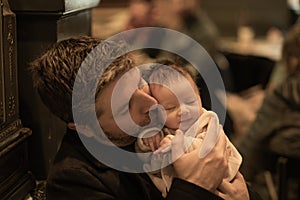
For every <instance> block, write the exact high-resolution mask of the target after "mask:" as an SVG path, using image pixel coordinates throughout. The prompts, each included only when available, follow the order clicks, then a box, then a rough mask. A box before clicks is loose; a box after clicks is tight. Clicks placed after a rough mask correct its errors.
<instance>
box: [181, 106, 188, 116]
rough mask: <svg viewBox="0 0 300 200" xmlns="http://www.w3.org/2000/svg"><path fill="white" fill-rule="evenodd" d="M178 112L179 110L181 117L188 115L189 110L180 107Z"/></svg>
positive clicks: (185, 107)
mask: <svg viewBox="0 0 300 200" xmlns="http://www.w3.org/2000/svg"><path fill="white" fill-rule="evenodd" d="M180 110H181V115H187V114H188V113H189V110H188V108H187V106H186V105H181V106H180Z"/></svg>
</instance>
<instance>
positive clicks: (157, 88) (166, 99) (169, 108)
mask: <svg viewBox="0 0 300 200" xmlns="http://www.w3.org/2000/svg"><path fill="white" fill-rule="evenodd" d="M189 82H190V81H189ZM186 83H188V82H187V81H186ZM192 87H193V90H189V89H186V88H188V87H185V86H184V84H181V83H180V85H178V87H174V89H175V90H176V91H175V92H174V93H176V94H177V96H178V97H179V96H180V97H179V98H180V100H181V102H179V100H178V98H177V97H176V95H175V94H174V93H173V92H172V91H171V90H170V89H169V88H167V87H165V86H161V85H158V84H150V89H151V93H152V96H153V97H154V98H156V100H157V101H158V103H159V104H161V105H162V106H163V107H164V109H165V111H166V115H167V116H166V122H165V126H166V127H168V128H170V129H174V130H176V129H178V128H180V129H181V130H182V131H186V130H187V129H188V128H190V127H191V125H192V124H193V123H195V121H196V120H197V119H198V118H199V116H200V115H201V113H202V103H201V99H200V96H199V95H198V93H197V90H198V89H197V87H196V85H195V84H194V82H192ZM174 89H172V90H174Z"/></svg>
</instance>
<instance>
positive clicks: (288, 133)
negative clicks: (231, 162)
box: [236, 25, 300, 181]
mask: <svg viewBox="0 0 300 200" xmlns="http://www.w3.org/2000/svg"><path fill="white" fill-rule="evenodd" d="M282 56H283V60H284V63H285V72H286V79H285V81H283V82H282V83H281V84H280V85H278V86H277V87H276V88H275V89H273V90H272V91H271V92H270V93H266V97H265V99H264V101H263V103H262V106H261V107H260V109H259V110H258V112H257V116H256V118H255V121H254V122H253V124H252V125H251V126H250V128H249V130H248V131H247V132H246V133H245V135H244V136H243V137H242V138H240V139H239V140H237V141H236V147H237V148H238V150H239V151H240V153H241V154H242V156H243V164H242V167H241V172H242V173H243V174H244V175H245V178H246V180H249V181H253V180H254V178H255V175H257V174H259V173H260V172H263V171H265V170H268V169H272V168H273V167H274V166H275V164H274V160H273V159H272V158H273V156H272V154H271V153H270V152H271V151H270V150H272V151H273V152H276V153H278V154H280V155H285V156H288V157H296V158H300V152H299V147H300V145H299V144H300V143H299V140H300V120H299V119H300V25H296V26H294V27H293V28H292V29H291V30H289V31H288V33H287V35H286V38H285V40H284V43H283V48H282Z"/></svg>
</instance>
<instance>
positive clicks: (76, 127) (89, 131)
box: [67, 122, 94, 137]
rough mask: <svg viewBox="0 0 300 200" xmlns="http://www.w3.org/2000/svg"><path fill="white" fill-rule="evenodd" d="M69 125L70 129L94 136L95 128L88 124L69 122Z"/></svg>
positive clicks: (87, 135)
mask: <svg viewBox="0 0 300 200" xmlns="http://www.w3.org/2000/svg"><path fill="white" fill-rule="evenodd" d="M67 126H68V128H69V129H71V130H74V131H77V132H78V133H81V134H83V135H85V136H86V137H93V136H94V132H93V130H92V129H91V128H90V127H89V126H87V125H77V124H75V123H72V122H70V123H68V124H67Z"/></svg>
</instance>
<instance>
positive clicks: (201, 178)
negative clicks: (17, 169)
mask: <svg viewBox="0 0 300 200" xmlns="http://www.w3.org/2000/svg"><path fill="white" fill-rule="evenodd" d="M122 48H123V46H122V45H120V43H119V42H118V43H117V42H113V41H100V40H98V39H94V38H91V37H79V38H70V39H66V40H62V41H60V42H58V43H56V44H54V45H53V46H52V47H51V48H50V49H48V51H46V52H45V53H44V54H43V55H41V56H40V57H39V58H37V59H36V60H35V61H33V62H32V63H31V72H32V75H33V81H34V86H35V88H36V89H37V91H38V92H39V94H40V96H41V99H42V100H43V102H44V104H45V105H46V106H47V107H48V108H49V109H50V110H51V111H52V112H53V113H54V114H55V115H56V116H57V117H59V118H60V119H62V120H63V121H64V122H65V123H66V129H67V130H66V133H61V134H65V135H64V138H63V140H62V143H61V146H60V148H59V150H58V152H57V155H56V157H55V160H54V162H53V166H52V167H51V169H50V172H49V174H48V178H47V187H46V190H47V191H46V194H47V199H50V200H51V199H55V200H56V199H98V200H101V199H143V200H150V199H155V200H158V199H163V197H162V195H161V193H160V191H159V190H158V189H157V188H156V187H155V185H154V184H153V183H152V181H151V180H150V179H149V177H148V176H147V174H146V173H131V172H127V171H123V170H119V169H116V168H114V167H111V166H110V165H106V164H105V163H103V162H101V160H98V159H96V157H95V156H98V155H100V156H106V157H109V159H110V160H111V161H112V162H114V161H115V162H118V161H119V160H118V159H119V158H118V157H117V156H116V157H114V156H111V153H112V152H111V151H112V150H115V149H118V150H120V149H124V150H127V152H128V151H130V150H134V143H135V141H136V137H134V136H132V135H129V134H127V133H126V132H125V131H123V130H122V129H121V128H120V127H119V126H118V125H117V124H116V121H115V119H116V118H115V117H117V118H118V117H122V113H118V114H117V116H114V115H113V114H112V106H111V102H112V100H113V99H112V93H113V91H114V88H115V86H116V84H117V83H118V81H119V80H120V79H121V77H122V76H123V75H129V76H130V78H129V79H127V80H125V82H124V85H123V86H124V88H126V89H128V88H129V87H134V90H133V91H134V92H133V94H132V95H131V99H130V108H128V109H129V110H128V112H129V113H130V116H132V117H131V118H132V120H133V121H134V122H135V123H136V124H138V125H139V126H141V127H143V126H145V125H147V124H148V123H150V118H149V115H148V112H149V109H150V107H151V106H153V105H155V104H157V101H156V100H155V99H154V98H153V97H151V96H150V93H149V87H148V85H147V84H146V85H139V83H140V82H141V81H140V80H141V76H140V74H138V73H136V70H135V71H131V69H132V68H134V59H133V57H132V56H131V55H130V54H121V55H122V56H119V57H116V56H115V54H116V52H123V50H122ZM89 59H91V60H89ZM87 63H90V64H91V65H87V66H86V67H87V69H84V70H87V71H84V70H83V71H82V64H83V65H84V64H87ZM107 63H110V64H109V66H108V68H105V67H106V65H107ZM85 72H86V73H85ZM127 73H129V74H127ZM131 73H132V74H131ZM78 75H79V77H78ZM100 75H101V77H99V78H100V79H98V76H100ZM131 75H132V76H131ZM77 78H79V81H82V82H79V83H81V84H83V86H85V84H88V85H90V84H91V85H93V86H95V87H96V92H95V94H94V95H89V96H87V95H85V92H86V91H85V90H80V91H78V90H74V88H73V87H74V85H75V84H74V83H76V82H75V80H76V79H77ZM77 80H78V79H77ZM80 86H81V85H80ZM125 95H128V94H126V92H125ZM74 96H75V97H76V98H79V100H80V101H75V103H74V102H73V105H72V97H74ZM123 98H124V97H123V96H122V95H121V96H120V98H119V99H120V100H122V99H123ZM124 103H126V102H124ZM128 103H129V102H128ZM118 106H121V104H120V105H118ZM77 107H79V108H82V109H81V110H79V111H80V114H83V116H86V117H83V119H82V120H83V121H82V122H80V123H77V122H76V124H75V123H74V118H73V117H74V116H76V115H74V114H76V113H74V112H73V109H74V108H77ZM117 109H122V107H118V108H117ZM95 112H96V113H95ZM77 114H78V113H77ZM90 116H95V117H96V119H95V121H94V120H92V118H90ZM127 117H128V116H127ZM84 120H85V121H84ZM99 125H100V126H101V128H102V130H103V132H101V131H100V130H99ZM125 125H127V124H125ZM95 127H98V129H97V128H95ZM82 138H85V140H86V141H89V142H90V143H91V144H93V145H94V146H93V147H95V148H96V149H98V146H99V147H101V148H104V149H106V150H105V151H97V152H96V154H92V153H91V152H90V151H89V150H88V149H87V146H86V145H84V144H83V140H82ZM176 138H178V137H177V136H175V138H174V140H175V139H176ZM107 141H110V142H107ZM116 147H118V148H116ZM181 148H182V147H181V145H179V144H178V143H175V142H172V146H171V149H172V153H174V154H176V152H178V149H181ZM198 151H199V148H198V149H196V150H194V151H192V152H189V153H188V152H184V153H183V154H182V155H181V156H180V157H179V156H178V157H177V158H178V159H176V160H175V161H174V163H173V166H174V171H175V174H176V178H174V179H173V181H172V185H171V188H170V190H169V192H168V195H167V197H166V199H190V200H192V199H221V197H222V198H224V199H237V200H238V199H243V200H244V199H245V200H247V199H249V194H250V197H251V194H252V193H248V189H247V186H246V184H245V181H244V179H243V177H242V176H241V175H240V174H237V176H236V178H235V179H234V180H233V181H232V182H225V181H222V180H223V177H224V174H225V173H226V171H227V163H228V159H227V156H228V155H227V154H228V153H229V151H228V150H227V148H226V137H225V135H224V133H220V137H219V139H218V141H217V142H216V145H215V146H214V147H213V148H212V150H211V151H210V152H209V153H208V154H207V155H206V156H205V157H203V158H199V156H198V154H199V153H198ZM130 164H131V163H128V162H127V163H126V161H125V163H123V164H122V166H124V165H125V167H126V166H127V165H130ZM195 169H196V170H195ZM217 188H218V189H217Z"/></svg>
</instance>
